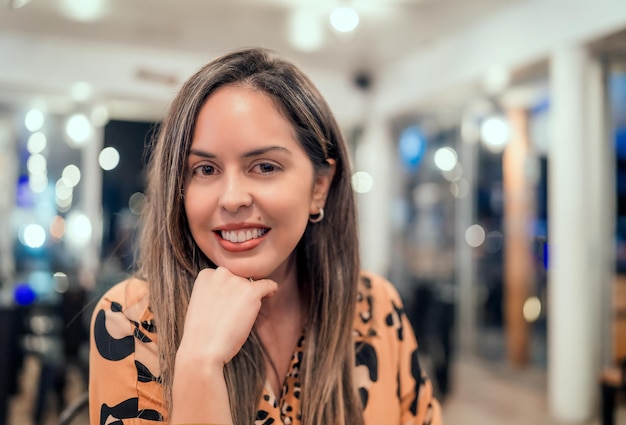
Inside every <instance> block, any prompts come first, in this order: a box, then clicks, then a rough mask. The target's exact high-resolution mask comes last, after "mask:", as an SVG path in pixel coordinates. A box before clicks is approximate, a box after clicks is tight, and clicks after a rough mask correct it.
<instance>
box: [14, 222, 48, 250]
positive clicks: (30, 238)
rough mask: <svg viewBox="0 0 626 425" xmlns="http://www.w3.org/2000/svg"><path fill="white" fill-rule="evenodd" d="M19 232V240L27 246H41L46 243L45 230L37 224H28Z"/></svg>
mask: <svg viewBox="0 0 626 425" xmlns="http://www.w3.org/2000/svg"><path fill="white" fill-rule="evenodd" d="M20 233H21V238H20V241H21V242H22V244H24V245H26V246H27V247H29V248H41V247H42V246H43V244H44V243H46V231H45V230H44V228H43V227H42V226H40V225H39V224H34V223H32V224H28V225H26V226H24V227H23V228H22V231H21V232H20Z"/></svg>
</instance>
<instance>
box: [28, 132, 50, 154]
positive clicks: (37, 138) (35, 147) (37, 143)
mask: <svg viewBox="0 0 626 425" xmlns="http://www.w3.org/2000/svg"><path fill="white" fill-rule="evenodd" d="M46 144H47V139H46V135H45V134H43V133H42V132H41V131H37V132H35V133H33V134H31V135H30V137H29V138H28V142H27V143H26V149H27V150H28V152H29V153H31V154H36V153H41V152H43V150H44V149H45V148H46Z"/></svg>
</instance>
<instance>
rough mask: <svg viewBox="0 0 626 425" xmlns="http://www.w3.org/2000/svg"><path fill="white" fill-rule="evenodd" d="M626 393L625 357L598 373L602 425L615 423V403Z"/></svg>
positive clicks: (613, 424)
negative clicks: (616, 364) (617, 364)
mask: <svg viewBox="0 0 626 425" xmlns="http://www.w3.org/2000/svg"><path fill="white" fill-rule="evenodd" d="M624 394H626V359H624V360H622V361H621V364H620V365H619V366H615V367H612V368H607V369H605V370H604V371H603V372H602V374H601V375H600V397H601V400H600V409H601V412H600V415H601V422H600V423H601V424H602V425H615V411H616V407H617V406H616V403H617V400H618V397H619V396H620V395H624Z"/></svg>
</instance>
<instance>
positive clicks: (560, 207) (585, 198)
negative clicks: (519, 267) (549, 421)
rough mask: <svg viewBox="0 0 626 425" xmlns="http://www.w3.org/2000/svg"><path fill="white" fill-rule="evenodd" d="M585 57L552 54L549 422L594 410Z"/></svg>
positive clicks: (581, 417)
mask: <svg viewBox="0 0 626 425" xmlns="http://www.w3.org/2000/svg"><path fill="white" fill-rule="evenodd" d="M588 63H589V58H588V54H587V52H586V50H585V49H584V48H583V47H581V46H573V45H571V46H570V45H567V46H563V47H561V48H559V49H556V50H555V51H554V52H553V54H552V57H551V69H550V79H551V93H552V101H551V102H552V103H551V105H552V108H551V130H552V133H551V143H550V147H549V153H548V155H549V156H548V158H549V162H548V173H549V174H548V190H549V192H548V196H549V200H548V208H549V209H548V228H549V229H548V244H549V257H548V258H549V269H548V291H549V292H548V296H549V300H548V314H549V316H548V358H549V361H548V402H549V407H550V412H551V414H552V415H553V416H554V418H555V419H557V420H560V421H563V422H568V423H579V422H584V421H587V420H588V419H589V418H591V417H592V416H593V414H594V412H595V406H596V405H595V401H596V400H595V394H596V386H597V385H596V373H595V370H596V364H597V360H596V359H597V356H598V345H597V334H598V331H599V326H598V325H599V324H598V323H597V321H596V317H597V316H596V311H597V308H598V306H597V305H595V304H596V303H595V301H596V300H597V297H595V296H594V294H593V291H597V284H598V282H596V281H594V279H595V278H596V277H597V276H596V275H595V274H594V273H592V269H593V268H594V266H595V265H594V260H593V257H592V254H591V249H592V246H591V245H590V243H589V240H590V237H589V235H590V232H591V231H593V230H595V229H590V228H589V226H590V225H593V223H591V221H590V220H591V219H592V215H591V214H590V210H591V208H597V207H598V206H594V205H592V204H591V202H592V201H593V199H592V196H591V191H592V189H594V188H592V187H591V185H590V182H591V179H590V177H589V173H590V172H591V171H593V170H594V168H595V167H590V164H589V160H590V158H589V156H588V154H589V152H588V151H589V149H590V148H592V145H596V144H598V143H600V141H598V140H590V138H589V136H590V135H589V131H588V130H589V125H588V121H587V119H588V116H587V113H588V111H589V105H588V104H587V101H588V96H587V83H588V80H587V78H588V75H587V65H588Z"/></svg>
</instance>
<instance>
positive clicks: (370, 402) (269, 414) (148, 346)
mask: <svg viewBox="0 0 626 425" xmlns="http://www.w3.org/2000/svg"><path fill="white" fill-rule="evenodd" d="M91 331H92V332H91V350H90V362H89V368H90V373H89V411H90V412H89V415H90V422H91V425H105V424H116V425H149V424H156V423H157V422H162V421H166V419H167V412H166V411H165V407H164V400H163V392H162V388H161V383H160V372H159V361H158V354H157V352H158V345H157V344H158V333H157V329H156V327H155V325H154V317H153V314H152V312H151V311H150V308H149V305H148V284H147V283H146V282H145V281H141V280H138V279H129V280H126V281H124V282H121V283H119V284H117V285H116V286H114V287H113V288H111V289H110V290H109V291H108V292H107V293H106V294H104V296H103V297H102V298H101V299H100V301H99V303H98V304H97V306H96V308H95V310H94V313H93V317H92V320H91ZM354 341H355V348H356V350H355V351H356V358H355V366H356V370H355V381H356V382H355V384H356V386H357V388H358V391H359V394H360V395H361V400H362V401H363V405H364V411H363V416H364V420H365V424H366V425H374V424H376V425H378V424H390V425H441V424H442V418H441V409H440V406H439V404H438V403H437V400H435V399H434V398H433V396H432V387H431V383H430V381H429V379H428V378H427V376H426V375H425V373H424V371H423V370H422V369H421V368H420V365H419V361H418V355H417V343H416V341H415V337H414V335H413V330H412V329H411V326H410V324H409V322H408V320H407V318H406V316H405V314H404V312H403V308H402V303H401V300H400V297H399V295H398V293H397V292H396V290H395V288H394V287H393V286H392V285H391V284H390V283H389V282H387V281H386V280H384V279H382V278H380V277H378V276H375V275H372V274H366V273H364V274H362V275H361V278H360V282H359V294H358V299H357V313H356V317H355V318H354ZM305 344H306V334H305V335H303V336H302V338H301V339H300V341H299V343H298V346H297V347H296V349H295V352H294V354H293V357H292V361H291V366H290V369H289V372H288V374H287V376H286V377H285V380H284V382H283V387H282V390H281V392H280V394H278V395H276V394H274V393H273V391H272V389H271V387H270V385H269V384H267V385H265V388H264V390H263V394H262V397H261V399H260V400H259V405H258V409H257V415H256V421H255V425H270V424H274V425H279V424H284V425H297V424H300V398H299V396H300V380H299V365H300V362H301V360H302V353H303V347H304V345H305Z"/></svg>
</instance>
